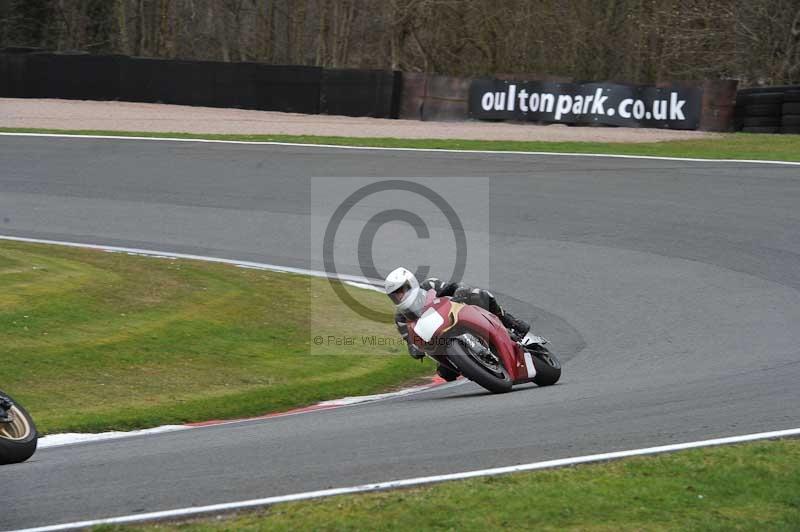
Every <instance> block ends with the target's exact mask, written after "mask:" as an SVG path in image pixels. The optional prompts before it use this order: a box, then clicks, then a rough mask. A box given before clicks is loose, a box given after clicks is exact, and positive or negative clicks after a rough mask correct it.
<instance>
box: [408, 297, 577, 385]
mask: <svg viewBox="0 0 800 532" xmlns="http://www.w3.org/2000/svg"><path fill="white" fill-rule="evenodd" d="M408 331H409V337H408V339H409V341H410V342H413V343H414V344H415V345H416V346H417V347H419V348H420V349H421V350H422V351H424V352H425V354H426V355H428V356H429V357H431V358H433V359H434V360H436V361H437V362H438V363H439V364H441V365H442V366H444V367H446V368H448V369H450V370H452V371H454V372H457V373H460V374H462V375H463V376H464V377H466V378H468V379H469V380H471V381H474V382H476V383H478V384H480V385H481V386H483V387H484V388H486V389H487V390H489V391H490V392H492V393H505V392H508V391H510V390H511V387H512V386H513V385H515V384H522V383H525V382H533V383H536V384H538V385H539V386H550V385H552V384H555V383H556V382H558V379H559V378H560V377H561V363H560V362H559V360H558V358H557V357H556V356H555V355H554V354H552V353H551V352H550V351H549V350H548V349H547V348H546V347H545V346H544V344H546V343H547V340H545V339H544V338H541V337H538V336H533V337H529V338H528V342H527V343H526V344H525V345H522V344H521V343H519V342H517V341H515V340H514V339H512V338H511V336H510V335H509V332H508V329H506V328H505V326H503V324H502V323H501V322H500V319H499V318H498V317H497V316H495V315H494V314H492V313H491V312H489V311H488V310H484V309H483V308H481V307H478V306H475V305H465V304H463V303H458V302H456V301H453V300H452V299H451V298H449V297H436V292H435V291H434V290H429V291H428V293H427V294H426V298H425V306H424V307H423V311H422V313H421V314H420V316H419V318H417V319H416V320H409V322H408Z"/></svg>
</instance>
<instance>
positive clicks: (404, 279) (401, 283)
mask: <svg viewBox="0 0 800 532" xmlns="http://www.w3.org/2000/svg"><path fill="white" fill-rule="evenodd" d="M384 288H385V289H386V295H387V296H389V299H391V300H392V303H394V306H395V308H396V309H397V311H398V312H400V313H402V314H406V315H412V316H417V317H419V316H420V315H421V314H422V308H423V307H424V306H425V290H423V289H422V288H420V287H419V281H417V278H416V277H415V276H414V274H413V273H411V272H410V271H408V270H407V269H405V268H397V269H396V270H393V271H392V272H391V273H390V274H389V275H387V276H386V281H384Z"/></svg>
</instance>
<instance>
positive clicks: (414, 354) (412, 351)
mask: <svg viewBox="0 0 800 532" xmlns="http://www.w3.org/2000/svg"><path fill="white" fill-rule="evenodd" d="M408 354H409V355H411V358H413V359H416V360H422V359H423V358H425V352H424V351H423V350H422V349H420V348H419V347H417V346H415V345H414V344H408Z"/></svg>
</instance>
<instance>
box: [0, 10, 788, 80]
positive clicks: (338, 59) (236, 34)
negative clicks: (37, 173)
mask: <svg viewBox="0 0 800 532" xmlns="http://www.w3.org/2000/svg"><path fill="white" fill-rule="evenodd" d="M9 46H26V47H40V48H45V49H53V50H59V51H72V50H80V51H87V52H91V53H102V54H108V53H111V54H125V55H136V56H146V57H163V58H182V59H205V60H219V61H261V62H267V63H273V64H297V65H318V66H324V67H332V68H337V67H341V68H380V69H395V70H404V71H411V72H432V73H441V74H448V75H455V76H470V77H472V76H482V75H494V74H508V75H516V76H520V77H522V76H524V77H528V78H532V77H539V78H541V77H543V76H549V77H555V78H558V77H563V78H566V79H576V80H614V81H624V82H634V83H652V82H656V81H665V80H697V79H715V78H735V79H739V80H741V81H742V83H743V84H744V85H760V84H792V83H800V0H0V48H2V47H9Z"/></svg>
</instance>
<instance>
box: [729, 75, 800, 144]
mask: <svg viewBox="0 0 800 532" xmlns="http://www.w3.org/2000/svg"><path fill="white" fill-rule="evenodd" d="M735 123H736V129H737V130H740V131H744V132H745V133H789V134H800V86H797V85H784V86H780V87H753V88H748V89H742V90H740V91H739V92H738V93H737V96H736V121H735Z"/></svg>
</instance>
